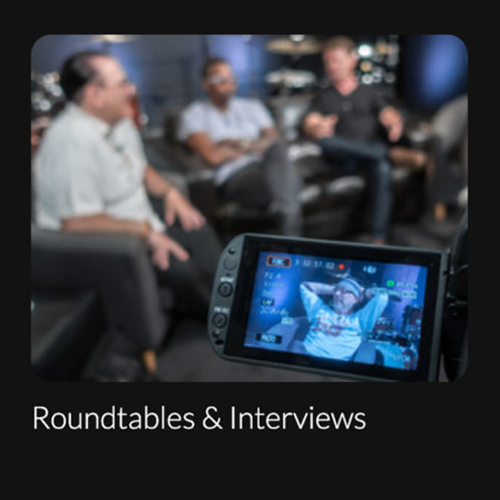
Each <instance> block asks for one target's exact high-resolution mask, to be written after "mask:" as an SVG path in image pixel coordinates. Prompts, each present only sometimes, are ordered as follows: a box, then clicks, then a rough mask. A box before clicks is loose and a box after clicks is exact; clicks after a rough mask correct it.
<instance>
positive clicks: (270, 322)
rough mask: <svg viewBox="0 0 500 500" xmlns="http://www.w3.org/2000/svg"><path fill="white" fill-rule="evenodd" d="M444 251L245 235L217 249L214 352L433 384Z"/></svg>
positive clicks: (278, 364)
mask: <svg viewBox="0 0 500 500" xmlns="http://www.w3.org/2000/svg"><path fill="white" fill-rule="evenodd" d="M449 257H450V256H449V254H448V253H447V252H442V251H434V250H421V249H411V248H404V247H394V246H392V247H391V246H375V245H365V244H355V243H345V242H333V241H323V240H314V239H305V238H287V237H282V236H269V235H259V234H250V233H248V234H242V235H239V236H237V237H236V238H234V239H233V240H231V241H230V242H229V244H228V245H227V246H226V247H225V249H224V250H223V252H222V254H221V256H220V259H219V264H218V268H217V272H216V276H215V280H214V285H213V291H212V297H211V304H210V310H209V316H208V325H207V326H208V334H209V339H210V342H211V344H212V346H213V348H214V349H215V351H216V353H217V354H218V355H220V356H221V357H223V358H225V359H228V360H232V361H243V362H250V363H259V364H265V365H268V366H275V367H283V368H289V369H298V370H306V371H312V372H317V373H321V374H328V375H336V376H343V377H350V378H356V379H361V380H375V381H401V382H402V381H412V382H422V381H436V380H437V379H438V374H439V360H440V356H441V330H442V321H443V311H444V308H445V304H446V302H445V299H446V291H447V290H446V287H447V280H448V272H449V269H448V267H449V261H450V258H449Z"/></svg>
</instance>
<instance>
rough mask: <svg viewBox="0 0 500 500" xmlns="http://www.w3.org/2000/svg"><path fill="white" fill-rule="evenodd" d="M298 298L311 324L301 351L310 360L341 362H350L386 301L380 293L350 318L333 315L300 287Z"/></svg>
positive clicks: (317, 299) (320, 301) (309, 292)
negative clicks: (306, 354)
mask: <svg viewBox="0 0 500 500" xmlns="http://www.w3.org/2000/svg"><path fill="white" fill-rule="evenodd" d="M300 295H301V298H302V303H303V304H304V308H305V310H306V313H307V319H308V320H309V322H310V323H311V326H310V328H309V332H308V333H307V335H306V338H305V339H304V342H303V345H304V348H305V349H306V351H307V352H308V353H309V354H311V355H312V356H318V357H324V358H332V359H342V360H349V359H351V358H352V356H353V355H354V353H355V352H356V350H357V349H358V347H359V345H360V344H361V342H362V340H363V337H364V335H365V334H367V333H368V332H370V331H371V330H372V329H373V327H374V326H375V323H376V321H377V319H378V318H379V317H380V315H381V314H382V312H383V311H384V309H385V307H386V306H387V303H388V300H389V297H388V295H387V293H386V292H384V291H380V292H379V293H378V294H377V295H375V296H374V297H372V298H371V299H370V300H369V301H368V302H367V304H366V305H365V306H364V307H363V308H362V309H360V310H358V311H356V312H354V313H352V314H337V313H336V312H335V311H334V310H333V309H332V308H331V307H329V306H328V305H327V304H325V303H324V302H323V301H322V300H321V299H320V298H319V297H318V295H317V294H315V293H314V292H313V291H312V290H310V289H309V288H307V287H306V286H305V285H304V284H302V285H300Z"/></svg>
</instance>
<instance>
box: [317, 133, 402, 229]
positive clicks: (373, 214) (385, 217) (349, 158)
mask: <svg viewBox="0 0 500 500" xmlns="http://www.w3.org/2000/svg"><path fill="white" fill-rule="evenodd" d="M319 146H320V147H321V150H322V153H323V156H324V157H325V158H326V159H327V160H328V161H329V162H332V163H335V165H336V166H338V167H339V168H341V169H342V170H343V171H344V172H345V173H346V174H357V173H359V172H360V171H361V172H362V173H364V174H365V175H366V178H367V182H368V186H367V187H368V194H369V198H370V206H369V210H370V212H369V213H370V232H371V235H372V237H373V238H377V239H378V238H384V239H385V238H386V237H387V233H388V230H389V222H390V217H391V205H392V183H391V172H392V166H391V164H390V162H389V159H388V157H387V153H388V147H387V146H386V145H385V144H383V143H381V142H363V141H354V140H348V139H343V138H342V137H336V136H334V137H327V138H325V139H321V140H320V141H319Z"/></svg>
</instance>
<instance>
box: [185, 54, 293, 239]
mask: <svg viewBox="0 0 500 500" xmlns="http://www.w3.org/2000/svg"><path fill="white" fill-rule="evenodd" d="M203 87H204V89H205V91H206V92H207V94H208V99H207V100H203V101H198V102H195V103H192V104H191V105H190V106H188V107H187V108H186V109H185V110H184V112H183V113H182V116H181V120H180V125H179V130H178V139H179V140H180V141H182V142H185V144H186V145H187V146H188V147H189V148H190V149H191V150H192V151H194V152H195V153H197V154H198V155H199V156H200V157H201V159H202V160H203V161H204V162H205V163H206V164H207V166H208V167H210V168H215V169H217V171H216V176H215V182H216V184H217V185H218V195H219V196H220V197H221V199H224V200H227V201H235V202H238V203H240V204H242V205H243V206H248V207H256V208H263V209H264V208H268V209H270V210H274V211H276V212H278V213H279V214H280V215H281V218H282V224H281V233H282V234H286V235H298V234H299V233H300V226H301V222H300V219H301V218H300V204H299V200H298V195H299V189H300V182H299V178H298V176H297V175H296V173H295V171H294V170H293V168H292V166H291V165H290V162H289V161H288V153H287V149H286V147H285V146H284V145H283V144H282V143H281V142H280V141H279V135H278V131H277V130H276V127H275V125H274V122H273V120H272V117H271V115H270V113H269V112H268V111H267V109H266V108H265V107H264V106H263V104H262V103H261V102H259V101H258V100H256V99H243V98H238V97H234V93H235V91H236V82H235V77H234V75H233V72H232V69H231V67H230V66H229V64H228V63H227V62H226V61H224V60H222V59H210V60H209V61H207V62H206V64H205V65H204V68H203Z"/></svg>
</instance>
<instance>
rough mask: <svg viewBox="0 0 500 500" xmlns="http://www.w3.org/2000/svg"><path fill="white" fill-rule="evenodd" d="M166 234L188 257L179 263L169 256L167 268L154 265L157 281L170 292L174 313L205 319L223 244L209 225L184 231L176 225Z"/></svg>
mask: <svg viewBox="0 0 500 500" xmlns="http://www.w3.org/2000/svg"><path fill="white" fill-rule="evenodd" d="M167 234H168V236H170V237H171V238H172V239H174V240H175V241H177V243H179V244H180V245H182V247H184V249H185V250H186V251H187V252H188V253H189V255H190V258H189V260H188V261H187V262H182V261H180V260H178V259H177V258H175V256H173V255H170V266H169V268H168V269H167V270H166V271H162V270H161V269H159V268H158V267H156V266H155V271H156V275H157V278H158V281H159V283H160V285H164V286H166V287H168V288H170V289H171V290H172V291H173V293H174V295H175V306H174V307H175V310H176V311H177V312H179V313H181V314H187V315H189V316H193V317H196V318H198V319H201V320H202V321H206V319H207V315H208V308H209V303H210V294H211V291H212V284H213V280H214V276H215V271H216V268H217V262H218V259H219V255H220V254H221V252H222V246H221V244H220V242H219V240H218V238H217V236H216V234H215V232H214V230H213V229H212V228H211V227H210V226H208V225H205V226H203V227H201V228H200V229H198V230H196V231H184V230H183V229H182V227H180V225H178V224H175V225H174V226H171V227H169V228H168V230H167Z"/></svg>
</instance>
